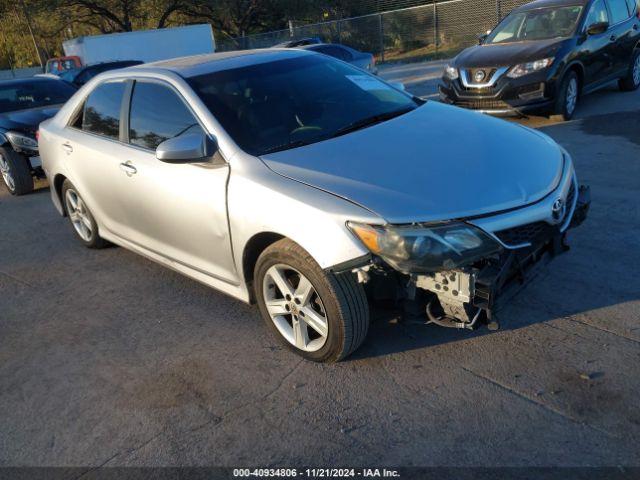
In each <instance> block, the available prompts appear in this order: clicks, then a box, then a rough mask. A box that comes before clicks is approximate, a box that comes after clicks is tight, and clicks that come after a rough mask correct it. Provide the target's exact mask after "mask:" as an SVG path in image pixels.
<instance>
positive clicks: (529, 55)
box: [439, 0, 640, 120]
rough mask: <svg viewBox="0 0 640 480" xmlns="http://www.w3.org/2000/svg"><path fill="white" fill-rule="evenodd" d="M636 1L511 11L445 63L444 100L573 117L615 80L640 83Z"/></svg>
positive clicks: (552, 2) (551, 0) (562, 1)
mask: <svg viewBox="0 0 640 480" xmlns="http://www.w3.org/2000/svg"><path fill="white" fill-rule="evenodd" d="M637 1H638V0H538V1H535V2H532V3H529V4H527V5H525V6H523V7H520V8H517V9H515V10H513V11H512V12H511V13H510V14H509V15H508V16H507V17H505V18H504V20H502V22H500V23H499V24H498V26H497V27H496V28H495V29H494V30H493V31H491V32H490V33H488V34H487V35H483V36H482V37H480V44H479V45H478V46H475V47H471V48H468V49H466V50H464V51H463V52H462V53H460V54H459V55H458V56H457V57H456V58H455V59H453V61H452V62H451V63H450V64H449V65H447V66H446V68H445V71H444V75H443V78H442V83H441V84H440V86H439V89H440V96H441V99H442V100H443V101H444V102H446V103H451V104H455V105H457V106H460V107H464V108H470V109H474V110H480V111H483V112H486V113H491V114H496V115H510V114H525V113H550V114H557V115H562V116H563V117H564V118H565V119H566V120H568V119H570V118H571V117H573V114H574V112H575V109H576V105H577V102H578V99H579V98H580V96H581V95H584V94H586V93H590V92H592V91H594V90H596V89H598V88H600V87H603V86H605V85H607V84H609V83H611V82H612V81H615V80H618V82H619V85H620V88H621V89H622V90H625V91H630V90H635V89H637V88H638V86H640V14H639V8H638V3H636V2H637Z"/></svg>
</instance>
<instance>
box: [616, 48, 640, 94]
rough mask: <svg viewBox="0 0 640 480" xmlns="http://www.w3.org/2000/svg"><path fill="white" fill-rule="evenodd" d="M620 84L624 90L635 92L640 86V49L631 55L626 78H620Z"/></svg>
mask: <svg viewBox="0 0 640 480" xmlns="http://www.w3.org/2000/svg"><path fill="white" fill-rule="evenodd" d="M618 86H619V87H620V90H622V91H623V92H633V91H634V90H637V89H638V87H640V49H639V48H636V49H635V51H634V52H633V56H632V57H631V64H630V65H629V71H628V72H627V75H626V76H625V77H624V78H621V79H620V80H618Z"/></svg>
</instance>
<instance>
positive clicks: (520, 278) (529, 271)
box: [473, 185, 591, 318]
mask: <svg viewBox="0 0 640 480" xmlns="http://www.w3.org/2000/svg"><path fill="white" fill-rule="evenodd" d="M590 207H591V189H590V187H589V186H585V185H582V186H580V187H579V189H578V200H577V202H576V207H575V209H574V212H573V217H572V219H571V223H570V224H569V228H568V229H567V230H565V231H561V230H560V228H558V227H554V228H552V229H549V230H548V231H547V232H546V233H545V234H544V235H542V236H541V237H540V238H538V239H536V242H535V243H533V244H532V245H531V246H530V247H526V248H520V249H514V250H506V251H505V252H503V254H502V255H501V256H500V260H499V261H498V262H495V263H489V264H488V265H486V266H485V267H484V268H482V269H480V270H479V271H478V272H477V273H476V275H475V294H474V297H473V305H474V306H476V307H478V308H481V309H483V310H485V311H487V312H488V316H489V318H490V317H491V312H492V311H494V310H495V309H496V308H498V307H499V306H500V305H501V304H502V303H504V302H506V301H507V300H509V299H510V298H511V297H512V296H513V294H514V293H516V292H517V291H518V290H519V288H518V287H522V286H524V285H526V284H527V283H528V282H529V281H530V280H531V279H532V278H533V277H534V276H535V274H536V273H537V271H538V270H539V268H540V267H541V266H542V265H544V264H546V263H548V262H549V261H551V260H552V259H553V258H555V257H556V256H558V255H560V254H562V253H564V252H566V251H568V250H569V245H568V243H567V232H568V230H570V229H573V228H575V227H578V226H580V225H581V224H582V223H583V222H584V221H585V220H586V218H587V216H588V213H589V208H590Z"/></svg>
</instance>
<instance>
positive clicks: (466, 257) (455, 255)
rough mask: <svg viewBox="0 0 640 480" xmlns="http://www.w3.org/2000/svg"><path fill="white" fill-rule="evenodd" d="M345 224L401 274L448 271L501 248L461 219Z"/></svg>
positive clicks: (489, 254)
mask: <svg viewBox="0 0 640 480" xmlns="http://www.w3.org/2000/svg"><path fill="white" fill-rule="evenodd" d="M347 225H348V226H349V228H350V229H351V231H352V232H353V233H354V234H355V235H356V236H357V237H358V238H359V239H360V241H362V243H363V244H364V245H365V246H366V247H367V248H368V249H369V250H370V251H371V252H372V253H374V254H375V255H378V256H379V257H381V258H382V259H383V260H384V261H386V262H387V263H388V264H389V265H391V266H392V267H393V268H395V269H397V270H399V271H401V272H404V273H431V272H438V271H442V270H451V269H455V268H458V267H463V266H465V265H469V264H471V263H474V262H476V261H478V260H480V259H482V258H486V257H488V256H491V255H494V254H496V253H498V252H499V251H500V249H501V246H500V244H499V243H498V242H497V241H496V240H494V239H493V238H492V237H490V236H489V235H488V234H486V233H485V232H483V231H482V230H480V229H479V228H477V227H474V226H473V225H469V224H466V223H461V222H453V223H447V224H442V225H436V226H420V225H410V226H393V225H387V226H378V225H366V224H362V223H355V222H348V224H347Z"/></svg>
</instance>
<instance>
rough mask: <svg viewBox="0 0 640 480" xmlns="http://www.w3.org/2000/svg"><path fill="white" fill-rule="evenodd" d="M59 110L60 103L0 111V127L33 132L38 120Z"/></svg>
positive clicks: (38, 123)
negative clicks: (14, 110) (12, 110)
mask: <svg viewBox="0 0 640 480" xmlns="http://www.w3.org/2000/svg"><path fill="white" fill-rule="evenodd" d="M58 110H60V105H53V106H51V105H50V106H48V107H40V108H29V109H27V110H18V111H16V112H6V113H0V128H4V129H6V130H19V131H21V132H35V131H36V130H38V125H40V122H43V121H44V120H47V119H48V118H51V117H53V116H54V115H55V114H56V113H58Z"/></svg>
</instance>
